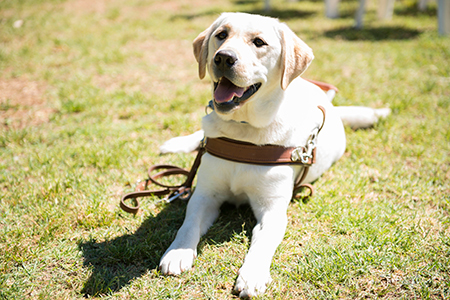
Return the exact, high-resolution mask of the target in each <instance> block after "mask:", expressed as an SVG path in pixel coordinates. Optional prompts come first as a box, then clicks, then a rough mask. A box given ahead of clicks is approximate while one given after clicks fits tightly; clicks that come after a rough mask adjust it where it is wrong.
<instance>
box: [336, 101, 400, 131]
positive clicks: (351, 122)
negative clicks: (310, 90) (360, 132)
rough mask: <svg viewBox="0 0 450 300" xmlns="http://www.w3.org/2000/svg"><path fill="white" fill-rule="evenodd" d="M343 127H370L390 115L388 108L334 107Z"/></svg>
mask: <svg viewBox="0 0 450 300" xmlns="http://www.w3.org/2000/svg"><path fill="white" fill-rule="evenodd" d="M334 109H335V110H336V112H337V113H338V115H339V116H340V117H341V120H342V122H343V123H344V125H347V126H350V127H351V128H353V129H358V128H368V127H372V126H373V125H374V124H375V123H376V122H378V120H379V119H380V118H385V117H387V116H388V115H389V114H390V113H391V109H389V108H381V109H373V108H369V107H364V106H335V107H334Z"/></svg>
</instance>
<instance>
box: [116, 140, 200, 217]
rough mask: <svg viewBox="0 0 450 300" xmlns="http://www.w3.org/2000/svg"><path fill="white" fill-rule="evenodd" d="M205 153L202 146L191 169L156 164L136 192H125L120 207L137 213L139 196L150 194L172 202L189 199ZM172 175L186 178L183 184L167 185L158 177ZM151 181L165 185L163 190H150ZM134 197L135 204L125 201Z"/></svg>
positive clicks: (161, 185)
mask: <svg viewBox="0 0 450 300" xmlns="http://www.w3.org/2000/svg"><path fill="white" fill-rule="evenodd" d="M204 153H205V148H200V149H199V150H198V153H197V156H196V157H195V160H194V164H193V165H192V168H191V170H190V171H187V170H185V169H182V168H179V167H176V166H172V165H154V166H152V167H150V168H149V169H148V179H147V180H145V181H142V182H140V183H139V184H138V186H137V187H136V191H135V192H131V193H128V194H125V195H123V196H122V198H121V199H120V208H122V209H123V210H124V211H126V212H128V213H132V214H137V213H138V211H139V208H140V202H139V200H138V198H141V197H149V196H166V197H165V198H163V201H167V202H172V201H174V200H176V199H178V198H180V199H183V200H189V197H190V196H191V193H192V183H193V181H194V178H195V175H196V174H197V170H198V167H199V166H200V162H201V158H202V156H203V154H204ZM157 170H163V171H160V172H158V173H156V174H152V173H153V172H154V171H157ZM172 175H183V176H186V180H185V181H184V183H183V184H181V185H166V184H162V183H160V182H159V181H158V180H157V179H159V178H163V177H168V176H172ZM149 183H153V184H154V185H158V186H160V187H163V188H164V189H161V190H148V189H147V187H148V185H149ZM128 199H134V202H135V205H134V206H133V205H129V204H127V203H125V200H128Z"/></svg>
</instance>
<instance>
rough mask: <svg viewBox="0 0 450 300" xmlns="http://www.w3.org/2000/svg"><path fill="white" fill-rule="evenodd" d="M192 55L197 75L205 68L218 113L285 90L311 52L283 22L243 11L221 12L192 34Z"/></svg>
mask: <svg viewBox="0 0 450 300" xmlns="http://www.w3.org/2000/svg"><path fill="white" fill-rule="evenodd" d="M194 55H195V58H196V59H197V62H198V65H199V76H200V78H201V79H202V78H204V77H205V74H206V70H208V72H209V75H210V77H211V79H212V81H213V82H212V83H213V94H214V101H213V102H214V106H215V109H216V111H217V113H219V114H221V115H229V114H232V113H233V112H235V111H237V110H239V109H240V108H241V107H242V106H243V105H244V104H245V103H247V102H250V101H256V100H257V99H258V98H261V97H263V95H264V94H265V95H268V94H271V93H273V91H275V90H277V89H279V90H280V91H281V90H285V89H286V88H287V86H288V85H289V83H290V82H291V81H292V80H293V79H294V78H296V77H297V76H299V75H300V74H302V73H303V72H304V71H305V70H306V68H307V67H308V66H309V64H310V63H311V61H312V59H313V58H314V56H313V54H312V50H311V49H310V48H309V47H308V46H307V45H306V44H305V43H304V42H303V41H302V40H301V39H300V38H298V37H297V36H296V35H295V34H294V33H293V32H292V31H291V30H290V29H289V28H288V27H287V26H286V25H285V24H283V23H280V22H279V21H278V20H276V19H273V18H268V17H263V16H258V15H250V14H244V13H224V14H222V15H221V16H220V17H219V18H218V19H217V20H216V21H215V22H214V23H213V24H212V25H211V26H210V27H209V28H208V29H206V30H205V31H204V32H202V33H201V34H200V35H199V36H198V37H197V38H196V39H195V40H194Z"/></svg>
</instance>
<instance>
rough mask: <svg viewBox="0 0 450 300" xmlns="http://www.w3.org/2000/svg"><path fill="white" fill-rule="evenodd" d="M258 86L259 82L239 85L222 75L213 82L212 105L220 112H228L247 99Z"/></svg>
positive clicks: (259, 85)
mask: <svg viewBox="0 0 450 300" xmlns="http://www.w3.org/2000/svg"><path fill="white" fill-rule="evenodd" d="M260 87H261V83H255V84H252V85H250V86H248V87H239V86H237V85H235V84H234V83H232V82H231V81H230V80H229V79H228V78H226V77H222V78H221V79H220V80H219V81H218V82H214V105H215V107H216V108H217V109H218V110H219V111H220V112H223V113H226V112H229V111H231V110H232V109H233V108H235V107H238V106H239V105H241V104H243V103H244V102H245V101H247V100H248V99H249V98H250V97H251V96H253V95H254V94H255V93H256V92H257V91H258V90H259V88H260Z"/></svg>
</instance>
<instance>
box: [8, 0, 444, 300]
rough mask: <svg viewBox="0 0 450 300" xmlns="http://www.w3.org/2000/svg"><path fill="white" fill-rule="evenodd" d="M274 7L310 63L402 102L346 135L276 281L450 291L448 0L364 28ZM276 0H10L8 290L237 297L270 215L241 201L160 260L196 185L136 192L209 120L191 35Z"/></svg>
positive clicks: (379, 102)
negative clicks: (129, 203) (177, 140)
mask: <svg viewBox="0 0 450 300" xmlns="http://www.w3.org/2000/svg"><path fill="white" fill-rule="evenodd" d="M272 5H273V10H272V11H271V12H270V13H269V15H271V16H274V17H278V18H280V19H281V20H282V21H284V22H286V23H287V24H288V25H289V26H290V27H291V28H292V29H293V30H294V31H295V32H296V33H297V34H298V35H299V36H300V37H301V38H303V40H304V41H305V42H306V43H307V44H308V45H310V46H311V47H312V49H313V50H314V54H315V57H316V58H315V60H314V61H313V63H312V65H311V66H310V68H309V69H308V71H307V72H306V73H305V75H304V77H307V78H311V79H316V80H322V81H326V82H329V83H332V84H334V85H336V86H337V87H338V88H339V89H340V92H339V94H338V95H337V96H336V98H335V100H334V101H335V104H337V105H366V106H371V107H374V108H380V107H390V108H391V109H392V112H393V113H392V115H391V116H390V117H389V118H387V119H386V120H383V121H382V122H380V123H379V124H377V125H376V126H375V127H374V128H371V129H367V130H357V131H353V130H351V129H347V130H346V133H347V150H346V152H345V154H344V156H343V157H342V159H341V160H340V161H339V162H338V163H336V164H335V165H334V166H333V167H332V168H331V169H330V171H329V172H327V173H326V174H325V175H324V176H323V177H321V178H320V179H319V180H317V181H316V182H315V183H314V186H315V189H316V195H315V196H314V197H313V198H311V199H310V200H308V201H294V202H293V203H291V206H290V208H289V211H288V217H289V223H288V228H287V231H286V235H285V239H284V241H283V242H282V244H281V245H280V247H279V248H278V250H277V252H276V255H275V257H274V260H273V264H272V278H273V282H272V283H271V284H270V285H269V287H268V291H267V293H266V295H265V296H262V297H260V298H261V299H361V298H369V299H374V298H380V299H397V298H398V299H450V223H449V221H450V216H449V213H450V122H449V115H450V37H442V36H439V35H438V33H437V19H436V4H435V3H431V4H430V5H429V7H428V8H427V10H426V11H425V12H419V11H417V9H416V3H415V1H407V0H402V1H396V6H395V12H394V18H393V19H392V20H390V21H380V20H377V19H376V7H375V5H376V1H372V2H370V5H369V7H368V12H367V14H366V18H365V28H364V29H363V30H359V31H358V30H354V29H353V27H352V26H353V24H354V19H353V15H354V12H355V11H356V9H357V7H358V3H357V1H355V0H346V1H343V2H342V3H341V6H340V12H341V17H340V18H339V19H333V20H331V19H326V18H325V17H324V4H323V1H319V0H301V1H299V2H291V1H285V0H273V1H272ZM263 6H264V3H263V1H254V0H248V1H237V0H231V1H205V0H192V1H182V0H164V1H163V0H129V1H118V0H110V1H106V0H90V1H88V0H66V1H64V0H15V1H8V0H0V197H1V199H0V204H1V205H0V256H1V259H0V299H82V298H86V297H88V298H105V299H233V298H236V297H235V296H234V295H233V294H232V293H231V291H232V287H233V284H234V280H235V279H236V272H237V270H238V269H239V267H240V265H241V264H242V262H243V258H244V255H245V252H246V251H247V249H248V246H249V240H250V238H251V229H252V227H253V225H254V224H255V220H254V218H253V216H252V212H251V209H250V208H248V207H243V208H239V209H236V208H234V207H224V208H223V213H222V214H221V217H220V218H219V219H218V221H217V222H216V223H215V225H214V226H213V227H212V228H211V230H210V231H209V232H208V234H207V235H206V236H205V237H204V238H203V239H202V240H201V242H200V245H199V251H198V252H199V255H198V259H197V260H196V262H195V267H194V269H193V270H192V271H190V272H187V273H184V274H183V275H182V276H180V277H165V276H162V275H161V274H160V273H159V271H158V268H157V266H158V262H159V259H160V257H161V255H162V254H163V253H164V251H165V249H166V248H167V247H168V246H169V244H170V243H171V241H172V240H173V238H174V235H175V233H176V231H177V229H178V227H179V226H180V225H181V223H182V221H183V217H184V212H185V208H186V203H185V202H182V201H180V202H174V203H172V204H165V203H162V202H157V199H153V198H146V199H144V200H142V211H141V212H140V213H139V214H138V215H136V216H133V215H130V214H127V213H125V212H122V211H121V210H120V208H119V205H118V203H119V199H120V196H121V195H122V194H124V193H125V192H129V191H131V190H133V187H134V185H135V183H136V181H137V180H138V179H145V174H146V169H147V167H149V166H150V165H152V164H155V163H171V164H176V165H180V166H183V167H187V168H188V167H189V166H190V164H191V163H192V161H193V159H194V157H195V153H190V154H177V155H172V154H171V155H164V156H163V155H160V154H159V151H158V147H159V145H161V144H162V143H163V142H164V141H165V140H167V139H168V138H170V137H174V136H178V135H185V134H189V133H192V132H194V131H195V130H197V129H199V128H200V120H201V117H202V116H203V115H204V107H205V105H206V104H207V102H208V100H209V99H210V98H209V97H210V90H209V89H210V87H209V83H208V81H207V80H203V81H200V80H199V79H198V76H197V65H196V62H195V59H194V56H193V54H192V49H191V43H192V40H193V39H194V38H195V37H196V36H197V34H198V33H200V32H201V31H203V30H204V29H205V28H206V27H207V26H209V24H211V23H212V21H213V20H214V19H215V18H216V17H217V16H218V15H219V14H220V13H221V12H223V11H244V12H250V13H264V11H263Z"/></svg>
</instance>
